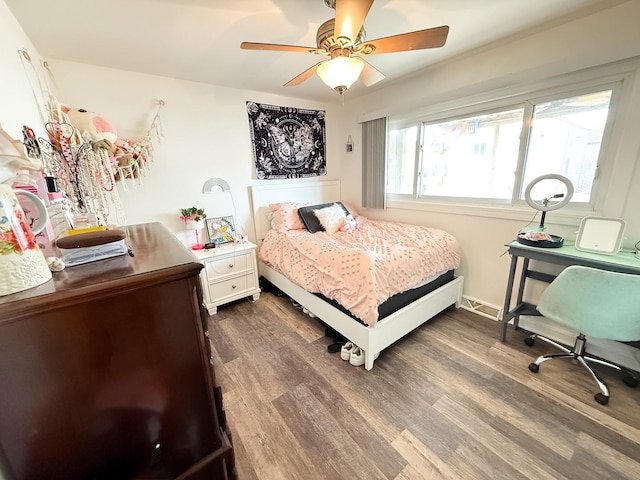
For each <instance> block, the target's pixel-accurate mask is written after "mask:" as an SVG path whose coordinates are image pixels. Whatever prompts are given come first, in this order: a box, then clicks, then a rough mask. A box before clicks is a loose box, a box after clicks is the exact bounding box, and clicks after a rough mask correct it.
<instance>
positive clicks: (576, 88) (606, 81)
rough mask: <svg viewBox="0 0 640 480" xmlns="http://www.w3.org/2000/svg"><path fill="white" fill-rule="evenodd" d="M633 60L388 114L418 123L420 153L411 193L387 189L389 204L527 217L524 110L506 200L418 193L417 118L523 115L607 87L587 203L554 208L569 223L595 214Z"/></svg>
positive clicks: (393, 124)
mask: <svg viewBox="0 0 640 480" xmlns="http://www.w3.org/2000/svg"><path fill="white" fill-rule="evenodd" d="M638 66H639V63H638V62H636V61H634V62H632V65H631V66H630V65H629V63H628V62H625V63H623V64H621V65H613V66H611V65H607V66H603V67H598V68H594V69H590V70H589V71H586V72H585V71H582V72H573V73H571V74H567V75H563V76H562V77H560V78H554V79H550V80H546V81H540V82H538V83H536V84H530V85H524V86H521V87H520V88H518V89H513V90H518V91H508V90H509V89H508V88H507V89H500V90H496V91H491V92H485V93H482V94H476V95H469V96H466V97H460V98H458V99H455V100H450V101H448V102H443V103H441V104H432V105H430V106H429V107H426V108H423V109H421V110H417V111H413V112H408V113H407V112H405V113H401V114H396V115H392V116H390V117H389V128H397V127H398V126H399V125H411V124H415V123H416V122H417V123H418V124H419V125H420V127H419V130H418V131H419V134H418V149H419V151H420V154H419V155H417V158H416V165H417V172H418V173H416V174H415V178H414V189H413V193H412V194H411V195H409V194H394V193H386V197H387V205H388V207H390V208H394V207H397V208H404V209H411V210H426V211H433V212H443V213H457V214H471V215H476V216H487V217H495V218H505V219H518V220H522V219H526V218H527V217H528V216H530V214H531V209H530V207H528V205H527V204H526V202H525V201H524V200H520V199H519V197H520V192H522V191H523V190H524V188H525V187H526V185H522V182H523V180H522V178H523V171H524V161H525V158H526V157H525V156H526V149H525V148H523V147H522V145H526V143H523V142H525V140H526V141H528V135H529V132H530V128H529V127H530V125H529V124H528V121H527V117H526V116H525V121H524V122H523V126H522V129H523V133H522V134H521V139H520V142H521V148H520V151H519V156H518V162H517V170H516V178H518V179H519V180H518V181H517V182H515V183H516V185H514V191H513V196H512V199H511V200H501V199H486V198H468V197H464V198H463V197H435V196H427V195H419V189H418V185H419V184H418V176H419V172H421V171H422V153H421V152H422V124H423V123H435V122H444V121H447V120H454V119H457V118H458V119H459V118H465V117H473V116H476V115H482V114H483V113H489V112H491V111H496V110H506V109H508V108H513V107H519V106H522V105H525V115H526V113H527V112H526V109H527V108H530V109H533V105H534V104H537V103H544V102H545V101H549V99H557V98H567V97H571V96H575V95H581V94H586V93H593V92H597V91H602V90H606V89H611V90H612V94H611V102H610V104H609V114H608V117H607V121H606V123H605V128H604V131H603V137H602V143H601V148H600V152H599V156H598V162H597V167H596V173H595V177H594V181H593V184H592V193H591V200H590V203H584V202H572V203H570V204H569V205H567V207H565V208H563V209H561V210H559V211H558V212H556V215H554V217H557V218H559V219H562V220H563V221H562V223H565V224H571V223H579V221H580V219H581V218H582V217H584V215H585V214H586V213H587V212H588V213H590V214H595V215H598V214H601V212H602V211H603V210H604V209H605V204H606V203H607V200H606V190H607V188H606V187H607V186H608V185H609V182H610V180H611V178H612V175H613V170H614V166H615V163H616V150H617V148H616V146H615V139H616V138H618V137H619V136H620V134H621V132H620V131H621V130H624V126H621V127H620V128H616V127H617V125H619V124H621V123H623V122H622V118H621V117H622V116H623V113H624V108H623V106H624V103H625V98H626V99H628V98H629V97H630V96H631V95H632V93H631V90H632V89H633V84H634V82H633V80H635V77H636V74H637V73H638V72H637V70H638ZM527 101H529V102H530V104H526V103H525V102H527ZM627 103H628V102H627ZM515 187H517V188H515ZM627 193H628V188H627ZM616 210H617V209H616ZM610 214H611V213H610ZM613 214H615V213H613Z"/></svg>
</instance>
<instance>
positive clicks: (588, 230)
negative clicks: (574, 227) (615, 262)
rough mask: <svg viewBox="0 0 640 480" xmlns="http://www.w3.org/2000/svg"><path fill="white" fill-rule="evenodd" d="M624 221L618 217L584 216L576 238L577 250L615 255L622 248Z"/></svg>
mask: <svg viewBox="0 0 640 480" xmlns="http://www.w3.org/2000/svg"><path fill="white" fill-rule="evenodd" d="M624 230H625V222H624V220H622V219H620V218H606V217H584V218H583V219H582V221H581V222H580V230H579V231H578V237H577V238H576V244H575V247H576V249H577V250H580V251H583V252H591V253H601V254H604V255H615V254H616V253H618V252H619V251H620V249H621V248H622V241H623V240H624Z"/></svg>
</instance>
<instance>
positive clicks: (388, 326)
mask: <svg viewBox="0 0 640 480" xmlns="http://www.w3.org/2000/svg"><path fill="white" fill-rule="evenodd" d="M340 199H341V197H340V182H339V181H337V180H330V181H318V182H309V181H305V182H293V181H289V182H287V183H280V182H279V183H277V184H272V183H269V184H268V185H254V186H252V187H251V200H252V204H253V220H254V224H255V227H256V239H257V241H258V244H260V243H261V242H262V240H263V239H264V237H265V235H266V233H267V231H268V230H269V229H270V228H271V225H270V224H269V219H268V216H267V212H268V210H269V204H270V203H281V202H311V203H314V204H315V203H325V202H334V201H339V200H340ZM258 266H259V271H260V275H262V276H263V277H265V278H266V279H267V280H269V281H270V282H271V283H273V284H274V285H275V286H276V287H278V288H279V289H280V290H282V291H283V292H284V293H286V294H287V295H288V296H289V297H291V298H292V299H294V300H295V301H296V302H298V303H299V304H300V305H302V306H303V307H304V308H306V309H307V310H309V311H310V312H311V313H313V314H314V315H316V316H317V317H318V318H320V320H322V321H323V322H324V323H326V324H327V325H329V326H330V327H331V328H333V329H334V330H336V331H337V332H339V333H340V334H342V335H343V336H345V337H346V338H348V339H349V340H351V341H352V342H353V343H355V344H356V345H358V346H359V347H360V348H361V349H362V350H364V352H365V364H364V366H365V368H366V369H367V370H371V369H372V368H373V358H374V356H375V355H376V354H377V353H379V352H381V351H382V350H384V349H385V348H386V347H388V346H389V345H391V344H392V343H394V342H395V341H397V340H398V339H400V338H402V337H403V336H405V335H406V334H407V333H409V332H411V331H412V330H414V329H415V328H417V327H419V326H420V325H422V324H423V323H425V322H427V321H428V320H430V319H431V318H433V317H434V316H435V315H437V314H438V313H440V312H441V311H442V310H444V309H446V308H447V307H449V306H451V305H453V304H455V306H456V307H460V301H461V299H462V285H463V277H461V276H458V277H455V278H454V279H453V280H452V281H451V282H449V283H447V284H446V285H443V286H442V287H440V288H438V289H437V290H434V291H433V292H431V293H429V294H427V295H425V296H424V297H421V298H419V299H418V300H416V301H414V302H413V303H411V304H409V305H407V306H406V307H404V308H402V309H400V310H398V311H396V312H395V313H393V314H391V315H389V316H388V317H386V318H384V319H382V320H380V321H378V322H377V323H376V325H375V326H374V327H368V326H365V325H363V324H361V323H360V322H357V321H355V320H354V319H353V318H351V317H350V316H349V315H347V314H345V313H344V312H342V311H340V310H339V309H337V308H335V307H334V306H332V305H331V304H329V303H327V302H325V301H324V300H322V299H321V298H319V297H318V296H316V295H314V294H312V293H309V292H307V291H306V290H304V289H303V288H301V287H299V286H298V285H296V284H295V283H293V282H291V281H290V280H289V279H288V278H286V277H285V276H284V275H282V274H281V273H279V272H277V271H275V270H273V269H272V268H270V267H268V266H267V265H265V264H263V263H262V262H258Z"/></svg>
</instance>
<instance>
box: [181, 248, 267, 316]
mask: <svg viewBox="0 0 640 480" xmlns="http://www.w3.org/2000/svg"><path fill="white" fill-rule="evenodd" d="M256 248H257V246H256V245H254V244H253V243H251V242H247V241H245V242H241V243H236V244H233V243H227V244H224V245H221V246H217V247H216V248H211V249H209V250H198V251H194V252H193V253H194V255H195V256H196V257H197V259H198V260H199V261H200V262H201V263H202V264H204V268H203V269H202V271H201V272H200V279H201V281H202V290H203V292H202V293H203V295H202V296H203V300H204V306H205V307H207V311H208V312H209V315H215V314H216V313H217V312H218V306H219V305H223V304H225V303H229V302H232V301H234V300H239V299H241V298H245V297H249V296H251V297H253V300H258V299H259V298H260V287H259V285H258V266H257V263H256V254H255V250H256Z"/></svg>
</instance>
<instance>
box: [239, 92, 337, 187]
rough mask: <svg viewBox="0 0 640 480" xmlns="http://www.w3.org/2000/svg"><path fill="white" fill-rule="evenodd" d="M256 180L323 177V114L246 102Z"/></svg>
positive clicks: (324, 168) (324, 173) (324, 166)
mask: <svg viewBox="0 0 640 480" xmlns="http://www.w3.org/2000/svg"><path fill="white" fill-rule="evenodd" d="M247 112H248V114H249V126H250V129H251V142H252V144H253V158H254V161H255V163H256V177H257V178H259V179H277V178H303V177H317V176H319V175H326V174H327V160H326V157H325V123H324V118H325V111H324V110H307V109H302V108H291V107H278V106H275V105H266V104H264V103H255V102H247Z"/></svg>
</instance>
